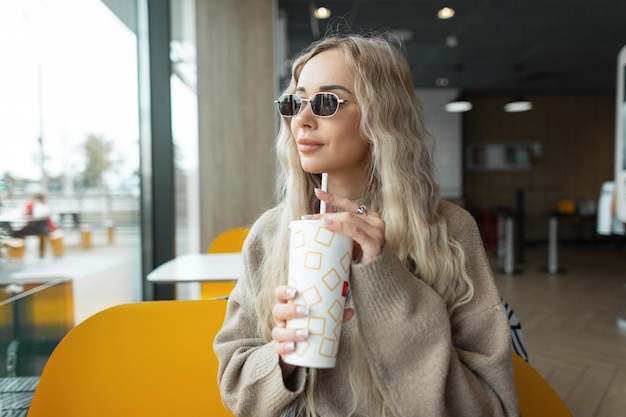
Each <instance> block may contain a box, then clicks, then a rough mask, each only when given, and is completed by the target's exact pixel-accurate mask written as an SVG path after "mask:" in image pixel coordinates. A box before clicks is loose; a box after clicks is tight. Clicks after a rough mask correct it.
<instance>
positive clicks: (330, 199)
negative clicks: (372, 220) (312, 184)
mask: <svg viewBox="0 0 626 417" xmlns="http://www.w3.org/2000/svg"><path fill="white" fill-rule="evenodd" d="M315 195H316V196H317V198H319V199H320V200H322V201H324V202H325V203H326V204H327V205H331V206H332V207H336V208H338V209H341V210H343V211H346V212H349V213H357V211H358V210H359V209H360V208H361V203H359V202H356V201H354V200H350V199H349V198H342V197H337V196H335V195H333V194H330V193H328V192H326V191H324V190H322V189H321V188H316V189H315ZM359 214H367V215H374V216H377V214H376V213H373V212H370V211H366V213H365V212H363V213H359Z"/></svg>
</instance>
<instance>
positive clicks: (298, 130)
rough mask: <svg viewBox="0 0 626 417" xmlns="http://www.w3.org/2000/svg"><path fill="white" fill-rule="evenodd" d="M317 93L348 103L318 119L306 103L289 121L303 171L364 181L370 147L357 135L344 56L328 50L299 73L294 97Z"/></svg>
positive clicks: (355, 108)
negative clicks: (325, 93)
mask: <svg viewBox="0 0 626 417" xmlns="http://www.w3.org/2000/svg"><path fill="white" fill-rule="evenodd" d="M319 92H332V93H335V94H337V95H338V96H339V98H340V99H343V100H347V103H343V104H339V108H338V110H337V112H336V113H335V114H334V115H333V116H330V117H318V116H315V115H314V114H313V113H312V112H311V106H310V105H309V104H308V103H307V104H304V103H303V106H304V108H303V109H302V110H300V113H299V114H298V115H296V116H294V117H292V118H291V131H292V133H293V136H294V138H295V140H296V144H297V147H298V154H299V155H300V164H301V166H302V169H303V170H304V171H306V172H309V173H313V174H320V173H322V172H327V173H328V175H329V178H334V179H335V180H339V179H342V178H343V179H345V180H349V179H350V178H355V179H357V178H358V179H359V180H362V179H363V178H366V175H365V174H366V168H367V165H368V163H369V158H370V151H369V145H368V144H367V143H366V142H365V140H364V139H363V137H362V136H361V133H360V132H359V120H360V112H359V106H358V104H356V98H355V96H354V94H353V92H354V75H353V74H352V72H351V71H350V70H349V69H348V67H347V65H346V63H345V61H344V57H343V53H342V52H341V51H340V50H339V49H331V50H328V51H324V52H322V53H320V54H319V55H316V56H314V57H313V58H311V60H309V61H308V62H307V63H306V64H305V65H304V67H303V68H302V71H301V73H300V79H299V80H298V85H297V87H296V94H297V95H299V96H300V97H301V98H306V99H308V98H309V97H311V96H313V95H314V94H316V93H319Z"/></svg>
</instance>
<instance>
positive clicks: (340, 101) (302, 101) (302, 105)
mask: <svg viewBox="0 0 626 417" xmlns="http://www.w3.org/2000/svg"><path fill="white" fill-rule="evenodd" d="M320 94H327V95H329V96H332V97H334V98H335V100H337V107H336V108H335V111H334V112H333V113H332V114H328V115H320V114H316V113H315V111H313V107H311V113H313V115H314V116H315V117H332V116H334V115H335V114H337V112H338V111H339V105H340V104H344V103H352V101H348V100H345V99H342V98H339V96H338V95H337V94H335V93H331V92H330V91H320V92H319V93H315V94H313V95H312V96H311V97H309V98H303V97H300V96H299V95H297V94H283V95H281V96H280V97H278V99H277V100H274V103H276V107H277V108H278V113H279V114H280V115H281V116H282V117H295V116H297V115H299V114H300V112H301V111H302V109H304V108H305V107H306V105H307V104H309V105H310V104H311V100H313V99H314V97H316V96H318V95H320ZM289 96H291V97H296V98H297V99H298V100H300V106H299V108H298V110H297V111H296V113H295V114H292V115H285V114H282V113H281V112H280V100H281V99H282V98H283V97H289ZM294 101H295V100H294Z"/></svg>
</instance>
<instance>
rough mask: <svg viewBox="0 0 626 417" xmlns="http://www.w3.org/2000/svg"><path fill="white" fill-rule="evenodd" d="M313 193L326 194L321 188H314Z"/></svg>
mask: <svg viewBox="0 0 626 417" xmlns="http://www.w3.org/2000/svg"><path fill="white" fill-rule="evenodd" d="M314 191H315V193H316V194H326V191H324V190H322V189H321V188H315V189H314Z"/></svg>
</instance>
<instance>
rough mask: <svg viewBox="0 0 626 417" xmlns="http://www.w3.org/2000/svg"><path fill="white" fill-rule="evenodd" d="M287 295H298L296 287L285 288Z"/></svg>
mask: <svg viewBox="0 0 626 417" xmlns="http://www.w3.org/2000/svg"><path fill="white" fill-rule="evenodd" d="M285 295H286V296H287V297H293V296H295V295H296V289H295V288H294V287H287V288H286V289H285Z"/></svg>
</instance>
